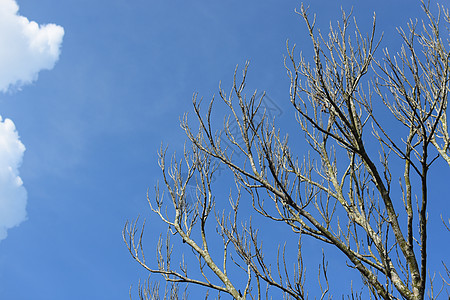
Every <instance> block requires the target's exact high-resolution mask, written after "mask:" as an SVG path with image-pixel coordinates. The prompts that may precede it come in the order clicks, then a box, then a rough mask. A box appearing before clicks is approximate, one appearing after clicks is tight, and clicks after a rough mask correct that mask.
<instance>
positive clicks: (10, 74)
mask: <svg viewBox="0 0 450 300" xmlns="http://www.w3.org/2000/svg"><path fill="white" fill-rule="evenodd" d="M18 10H19V7H18V5H17V3H16V2H15V1H14V0H0V91H3V92H5V91H7V90H8V89H10V88H20V87H21V86H22V85H24V84H28V83H31V82H33V81H34V80H36V79H37V76H38V73H39V71H41V70H50V69H52V68H53V66H54V65H55V63H56V61H57V60H58V57H59V53H60V47H61V43H62V39H63V36H64V29H63V28H62V27H61V26H58V25H55V24H46V25H39V24H37V23H36V22H34V21H29V20H28V19H27V18H26V17H23V16H20V15H18Z"/></svg>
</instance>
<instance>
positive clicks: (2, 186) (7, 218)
mask: <svg viewBox="0 0 450 300" xmlns="http://www.w3.org/2000/svg"><path fill="white" fill-rule="evenodd" d="M24 151H25V146H24V145H23V144H22V143H21V142H20V140H19V134H18V133H17V131H16V127H15V126H14V123H13V122H12V121H11V120H10V119H5V120H4V121H3V120H2V117H1V116H0V240H3V239H4V238H6V235H7V232H6V231H7V230H8V229H9V228H12V227H14V226H17V225H19V224H20V223H21V222H23V221H24V220H25V219H26V210H25V208H26V203H27V192H26V190H25V188H24V187H23V185H22V180H21V179H20V177H19V176H18V174H19V172H18V168H19V166H20V164H21V163H22V157H23V152H24Z"/></svg>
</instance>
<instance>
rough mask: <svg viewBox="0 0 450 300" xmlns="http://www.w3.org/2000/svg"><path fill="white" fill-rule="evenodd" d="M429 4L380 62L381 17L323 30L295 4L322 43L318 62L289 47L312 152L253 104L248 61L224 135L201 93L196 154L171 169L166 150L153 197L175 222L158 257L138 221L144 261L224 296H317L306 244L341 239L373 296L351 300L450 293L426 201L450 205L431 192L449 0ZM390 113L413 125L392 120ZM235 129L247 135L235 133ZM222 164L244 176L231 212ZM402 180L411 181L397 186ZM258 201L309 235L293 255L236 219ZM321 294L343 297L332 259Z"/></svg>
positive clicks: (445, 144) (191, 140)
mask: <svg viewBox="0 0 450 300" xmlns="http://www.w3.org/2000/svg"><path fill="white" fill-rule="evenodd" d="M422 7H423V11H424V15H425V20H424V21H422V22H417V21H411V22H410V23H409V24H408V29H407V30H403V29H399V34H400V37H401V39H402V40H403V46H402V48H401V50H400V51H399V52H398V53H396V55H395V56H392V55H391V54H390V53H389V52H388V50H387V49H384V50H383V51H382V52H383V54H384V55H383V57H382V58H381V59H379V60H378V59H376V56H375V53H376V52H377V49H378V48H379V45H380V42H381V39H378V40H377V39H376V38H375V16H374V19H373V26H372V29H371V31H370V33H369V34H368V35H363V34H362V33H361V32H360V29H359V27H358V25H357V23H356V21H353V22H352V21H351V18H350V15H351V14H350V15H347V14H345V13H344V12H343V14H342V20H341V22H338V23H337V26H336V27H333V26H330V30H329V33H328V35H326V36H325V35H322V33H321V32H320V31H319V30H317V29H316V28H315V17H313V18H311V17H310V16H309V15H308V11H307V8H305V7H303V6H302V7H301V9H300V11H298V12H297V13H298V14H299V15H300V16H301V17H302V18H303V20H304V21H305V24H306V27H307V30H308V32H309V35H310V37H311V42H312V46H313V49H314V57H313V60H312V61H311V62H309V61H308V60H307V59H306V58H304V57H300V59H299V60H297V59H296V58H295V56H296V55H295V54H294V52H295V51H294V49H295V46H293V47H291V46H289V44H287V50H288V56H287V57H286V60H285V65H286V69H287V72H288V75H289V78H290V81H291V86H290V101H291V103H292V106H293V108H294V110H295V113H296V116H297V121H298V124H299V125H300V126H299V129H301V130H302V131H303V133H304V135H305V137H306V141H307V142H308V143H309V146H310V150H311V151H310V152H308V153H303V154H302V156H303V158H300V159H299V158H298V154H297V153H296V152H295V150H296V149H293V148H291V147H290V145H291V143H290V142H289V140H288V135H287V134H286V135H285V136H283V135H282V134H281V133H280V130H279V129H277V128H276V125H275V121H274V120H273V119H269V118H268V117H267V115H266V114H265V112H264V110H263V108H262V106H261V103H262V102H261V101H262V100H263V97H264V95H263V96H262V97H257V96H256V95H257V93H256V92H255V93H254V94H253V95H252V96H251V97H249V98H246V96H245V94H244V85H245V80H246V75H247V67H248V64H247V65H245V67H244V69H243V77H242V79H238V78H237V77H236V73H237V69H236V72H235V75H234V81H233V86H232V90H231V92H230V93H228V94H227V93H225V91H224V90H223V89H222V88H219V96H220V100H219V101H220V102H223V103H224V104H225V105H226V107H227V109H228V111H229V117H228V118H226V119H225V121H224V127H223V130H222V131H216V130H215V129H214V126H213V125H214V122H213V120H212V111H213V109H214V108H213V106H214V104H215V102H216V100H215V99H213V100H211V102H210V103H209V106H208V109H207V111H206V114H204V113H203V112H202V111H201V107H202V105H201V101H198V100H197V96H196V95H194V97H193V104H194V111H195V114H196V117H197V121H198V124H199V130H198V131H194V130H193V128H192V126H191V125H189V124H188V120H187V115H185V117H184V118H183V120H182V123H181V125H182V128H183V129H184V131H185V132H186V136H187V146H186V147H185V151H184V157H183V158H182V159H180V160H177V159H176V156H173V158H172V159H171V161H170V164H169V165H167V164H166V149H161V151H160V153H159V158H160V159H159V162H160V166H161V170H162V174H163V183H164V191H166V194H167V195H166V194H165V193H164V192H162V191H160V188H159V186H157V188H156V191H155V200H152V199H150V196H149V195H148V197H147V198H148V201H149V204H150V207H151V209H152V211H153V212H154V213H155V214H156V215H157V216H159V218H160V219H161V220H162V221H163V222H164V223H165V224H167V227H168V233H167V237H166V238H165V239H162V238H160V241H159V243H158V247H157V263H156V265H155V262H154V261H153V260H151V261H147V260H146V258H145V255H144V247H143V240H142V238H143V229H144V226H143V225H142V227H140V225H139V224H140V223H138V222H137V221H136V222H133V223H131V224H128V223H127V225H126V226H125V228H124V231H123V238H124V241H125V243H126V244H127V247H128V249H129V251H130V253H131V255H132V256H133V258H134V259H135V260H136V261H137V262H138V263H139V264H141V265H142V266H143V267H144V268H145V269H147V270H148V271H149V272H150V273H152V274H153V273H157V274H161V275H162V276H163V277H164V279H165V280H166V281H167V282H171V283H173V284H175V286H176V285H177V284H179V283H186V284H189V285H199V286H203V287H206V288H208V289H209V290H215V291H217V292H218V296H219V298H220V295H225V294H228V295H231V296H232V297H233V298H235V299H269V298H270V297H275V298H281V297H283V298H284V299H307V298H308V291H307V286H308V285H306V284H305V267H304V260H303V256H302V247H301V245H302V242H301V238H302V237H303V238H305V237H310V238H313V239H316V240H319V241H321V242H323V243H324V244H327V245H329V246H330V247H335V248H336V249H337V250H338V251H340V252H341V253H342V254H343V255H344V257H345V260H347V264H348V265H349V267H350V268H353V269H354V270H355V272H356V273H357V274H360V275H361V277H362V279H363V283H364V285H365V287H366V288H367V289H366V291H368V294H367V293H365V294H363V293H362V292H361V293H358V292H355V293H354V292H353V291H352V292H351V293H352V294H351V296H349V299H350V298H351V299H356V298H358V299H359V298H363V297H364V296H362V295H366V296H365V299H368V297H369V296H368V295H370V298H371V299H424V298H425V297H426V296H428V298H430V299H437V298H438V297H439V295H441V296H442V295H444V293H447V295H446V297H448V282H450V281H449V280H448V274H449V273H448V269H447V267H446V266H445V264H444V269H445V270H444V271H443V272H444V273H443V274H441V275H442V277H441V279H442V280H441V282H440V283H437V282H436V281H435V280H434V277H432V278H429V279H428V280H427V274H428V272H429V268H428V266H427V231H428V229H427V204H428V203H429V201H440V199H429V197H428V190H429V184H428V181H429V170H430V168H431V167H433V166H435V161H436V160H438V159H444V160H445V161H446V162H447V163H448V165H449V166H450V137H449V130H448V123H447V111H448V110H447V103H448V101H447V96H448V91H449V78H450V74H449V71H450V65H449V59H450V52H449V50H448V45H449V40H448V38H447V37H446V36H445V37H443V36H441V31H440V29H441V27H443V26H445V25H449V24H450V15H449V13H448V10H445V9H444V8H442V7H438V13H437V16H434V15H433V14H432V13H431V12H430V8H429V4H427V3H425V2H422ZM378 52H381V50H379V51H378ZM380 100H381V101H380ZM380 104H381V105H380ZM386 109H387V110H386ZM386 111H390V112H391V115H392V116H393V117H394V118H392V119H395V122H397V123H396V124H401V125H402V126H400V127H399V126H393V124H395V123H393V122H394V120H390V119H389V118H388V117H387V116H386ZM231 124H235V125H236V126H237V129H238V130H231V128H230V127H231ZM393 127H394V128H393ZM224 136H225V137H226V139H225V140H224V139H223V137H224ZM225 142H226V143H225ZM369 145H370V147H369ZM219 166H226V167H227V168H228V169H229V170H230V171H231V172H232V174H233V176H234V183H235V187H234V192H230V196H229V203H230V209H228V210H224V211H223V212H222V213H220V212H219V210H218V209H216V202H215V193H214V191H213V184H212V182H213V178H214V176H215V175H214V174H215V172H216V171H217V168H218V167H219ZM392 166H395V167H392ZM398 166H401V167H400V168H399V167H398ZM183 174H184V175H183ZM393 176H398V177H399V179H400V180H399V184H398V186H397V184H396V183H394V182H395V181H392V179H393ZM192 182H195V186H196V189H195V197H194V198H195V201H193V202H192V201H191V202H190V201H188V200H187V198H188V197H187V189H188V185H189V184H191V183H192ZM396 186H397V187H396ZM398 187H399V188H398ZM396 189H397V190H398V191H399V192H396V191H394V190H396ZM165 195H166V196H165ZM164 197H166V198H168V199H166V198H164ZM414 199H415V200H414ZM250 200H251V201H250ZM401 200H402V201H401ZM250 202H251V205H252V207H253V211H254V212H257V215H258V216H262V217H264V218H265V219H266V220H267V221H268V222H273V223H282V224H285V228H286V230H287V232H292V234H295V235H296V236H297V239H298V243H297V247H296V252H297V255H296V258H295V262H294V263H292V258H293V257H292V254H291V253H290V254H286V247H285V246H283V245H280V246H279V248H278V249H279V250H278V255H277V257H276V258H270V257H269V258H268V257H266V256H264V252H263V243H262V239H260V235H261V232H263V231H264V228H255V227H254V225H252V224H253V223H252V222H253V221H252V220H253V219H252V216H249V215H244V216H238V212H239V213H240V207H241V205H243V204H244V205H245V204H248V203H250ZM240 214H241V213H240ZM211 219H213V220H211ZM214 223H216V227H217V228H216V231H215V232H214V230H212V229H214ZM416 228H418V230H417V229H416ZM258 229H259V230H258ZM444 231H445V228H444ZM444 234H445V233H444ZM171 236H176V237H177V238H179V239H180V241H182V244H183V245H184V246H187V247H188V248H190V249H191V250H192V253H193V254H194V255H195V256H196V258H197V261H198V269H197V271H194V272H192V271H191V268H193V267H194V266H189V267H190V268H189V272H188V266H187V263H186V261H185V260H184V257H183V258H181V262H180V263H179V264H177V265H176V266H175V267H174V266H173V264H172V253H173V243H172V242H171V239H170V238H171ZM211 236H213V237H212V238H211ZM214 236H215V237H214ZM217 236H219V237H220V239H221V242H222V247H221V250H220V251H217V249H216V247H214V248H215V250H214V252H213V251H212V250H210V248H211V240H213V239H214V238H217ZM289 250H290V249H289ZM444 259H446V258H443V260H444ZM444 263H445V262H444ZM152 265H155V266H154V267H152ZM293 265H294V266H295V268H294V269H292V266H293ZM237 273H239V274H240V275H237ZM154 290H155V288H154V286H153V287H148V288H147V292H146V295H147V296H145V297H142V296H141V299H153V298H150V297H151V296H150V295H151V294H152V291H153V294H154V293H156V292H155V291H154ZM318 290H320V292H319V293H317V291H318ZM141 294H142V293H141ZM273 295H275V296H273ZM277 295H278V296H277ZM313 295H314V296H318V297H320V299H325V298H331V295H330V288H329V274H328V273H327V263H326V260H325V258H324V260H323V262H322V263H321V264H320V272H319V280H318V287H317V288H316V290H315V292H314V293H313ZM206 297H208V296H206ZM165 298H168V296H166V297H165ZM170 299H172V296H170Z"/></svg>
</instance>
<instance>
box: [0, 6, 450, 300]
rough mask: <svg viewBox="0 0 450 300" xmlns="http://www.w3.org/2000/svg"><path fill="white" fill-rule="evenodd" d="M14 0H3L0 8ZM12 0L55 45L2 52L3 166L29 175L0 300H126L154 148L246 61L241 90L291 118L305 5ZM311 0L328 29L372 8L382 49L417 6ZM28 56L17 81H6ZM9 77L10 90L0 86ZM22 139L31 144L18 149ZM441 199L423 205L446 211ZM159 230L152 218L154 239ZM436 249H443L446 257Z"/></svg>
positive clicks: (361, 19) (175, 139)
mask: <svg viewBox="0 0 450 300" xmlns="http://www.w3.org/2000/svg"><path fill="white" fill-rule="evenodd" d="M11 3H14V1H13V0H0V6H1V7H0V12H2V11H4V9H6V7H7V5H11ZM15 3H17V5H18V6H19V7H20V9H19V11H18V14H19V15H21V16H24V17H26V18H27V19H28V21H35V22H37V23H38V24H41V30H48V35H47V40H46V39H45V38H43V39H44V40H43V41H44V42H42V41H41V42H42V43H43V45H47V46H48V45H53V46H54V47H56V48H58V47H60V54H59V55H58V53H57V51H56V52H55V49H54V48H52V49H47V50H44V51H43V52H42V51H41V52H39V51H37V52H36V53H40V54H39V55H38V54H36V53H35V52H31V53H27V52H26V51H24V53H22V52H21V49H22V48H21V47H22V46H23V44H21V42H17V47H18V50H15V51H11V54H10V55H11V57H15V55H17V57H19V58H18V60H17V62H15V60H13V59H9V58H8V59H3V60H2V58H0V64H1V63H3V62H4V65H2V69H1V70H0V90H3V92H2V93H0V107H1V109H0V115H1V116H2V118H3V121H4V120H5V119H10V120H11V121H8V122H10V123H8V124H9V125H8V126H9V127H8V128H6V129H5V131H4V132H3V131H1V130H3V129H0V134H2V135H4V136H8V141H10V143H9V142H8V145H12V146H11V147H12V148H11V149H13V150H11V151H9V152H8V153H13V154H14V155H12V156H11V159H9V158H8V159H9V160H8V163H10V164H11V165H12V166H13V171H11V172H12V173H11V174H10V173H8V175H7V176H12V177H11V178H13V179H14V178H17V177H15V176H20V178H21V181H22V182H23V185H22V186H20V184H17V182H16V183H15V184H16V185H15V186H14V188H11V189H13V191H12V192H11V193H16V194H17V195H18V196H15V195H16V194H8V196H4V197H11V199H18V200H17V201H19V202H20V203H22V204H20V203H19V204H17V205H18V206H19V208H17V207H15V206H14V207H15V208H14V209H15V210H14V214H16V215H15V216H16V217H17V218H16V219H15V221H14V220H13V222H12V223H11V224H13V225H19V224H20V225H19V226H16V227H14V228H12V229H8V231H7V233H8V236H7V237H6V238H5V239H3V240H2V241H1V242H0V282H1V284H0V299H18V300H22V299H23V300H25V299H127V297H128V289H129V286H130V285H131V284H137V282H138V280H139V278H142V279H145V278H146V273H145V272H142V270H141V269H140V268H139V266H138V265H137V264H136V263H135V262H133V261H132V259H131V257H130V256H129V254H128V252H127V249H126V248H125V246H124V244H123V242H122V237H121V230H122V228H123V226H124V223H125V221H126V220H127V219H132V218H135V217H136V216H137V215H138V214H141V215H143V216H145V215H146V214H148V213H149V209H148V207H147V203H146V199H145V195H146V192H147V189H148V188H150V189H151V190H152V189H153V186H154V184H155V183H156V181H157V180H158V179H159V178H160V171H159V168H158V165H157V150H158V149H159V147H160V145H161V142H164V143H165V144H169V145H170V151H172V150H180V149H182V146H183V140H184V135H183V132H182V131H181V129H180V127H179V118H180V116H181V115H182V114H183V113H184V112H185V111H192V110H191V97H192V94H193V93H194V92H198V93H199V95H200V96H203V97H205V99H209V98H210V97H211V96H212V95H213V94H214V93H217V89H218V83H219V81H220V80H222V82H223V86H224V87H226V89H228V86H229V85H230V83H231V79H232V74H233V71H234V69H235V67H236V64H239V65H243V64H244V63H245V61H246V60H250V71H249V74H248V83H247V87H248V90H249V91H253V90H254V89H258V90H265V91H266V92H267V94H268V95H269V96H270V98H271V99H273V100H274V102H276V103H277V105H278V106H279V108H280V110H281V111H282V112H283V114H282V115H283V116H286V118H288V119H289V118H292V117H293V113H292V110H290V105H289V101H288V99H289V98H288V96H289V90H288V89H289V80H288V77H287V75H286V71H285V68H284V66H283V56H284V55H285V54H286V46H285V45H286V39H289V40H291V41H292V42H294V43H296V44H297V50H303V52H304V54H305V55H308V53H311V50H310V44H309V40H308V36H307V34H306V32H305V27H304V24H303V23H302V22H301V20H300V18H299V17H298V16H297V15H296V14H295V13H294V8H296V7H297V8H298V7H299V5H300V2H299V1H294V0H285V1H272V0H271V1H255V0H249V1H237V0H230V1H197V0H194V1H176V0H175V1H162V0H146V1H144V0H127V1H125V0H108V1H103V0H89V1H87V0H77V1H75V0H64V1H56V0H40V1H35V0H16V2H15ZM305 4H310V5H311V8H310V10H311V12H312V13H317V14H318V26H319V27H321V28H323V30H327V29H328V25H329V21H330V20H332V21H336V20H338V19H339V17H340V7H341V6H342V7H343V8H344V9H345V10H349V9H350V8H351V7H353V8H354V15H355V16H356V17H357V18H358V23H359V24H360V26H361V28H362V29H363V30H369V26H370V23H371V20H372V15H373V12H374V11H376V13H377V24H378V27H377V32H378V35H380V34H381V32H384V34H385V36H384V40H383V43H382V46H383V47H386V46H389V47H390V49H394V50H397V49H398V47H399V45H400V44H399V40H398V36H397V34H396V32H395V28H396V27H397V26H404V25H405V24H406V21H407V20H408V19H409V18H416V17H418V16H421V15H420V6H419V2H418V1H417V3H415V2H414V1H410V0H398V1H392V0H391V1H387V0H379V1H335V0H316V1H305ZM5 11H6V10H5ZM0 16H2V15H1V13H0ZM1 21H2V20H0V24H1ZM44 24H56V25H57V26H55V25H51V26H50V27H44ZM45 28H47V29H45ZM0 30H3V29H0ZM8 32H9V33H14V31H8ZM36 34H37V33H36ZM5 36H6V35H5ZM15 37H16V36H13V37H11V38H12V39H13V40H14V41H15V40H16V39H15ZM19 39H20V37H17V40H19ZM46 41H48V43H46ZM22 42H23V41H22ZM8 45H10V44H8ZM11 45H12V44H11ZM21 45H22V46H21ZM2 47H6V48H7V45H5V44H2V45H0V50H1V51H0V54H2V53H4V52H3V51H2ZM50 48H51V47H50ZM9 50H11V48H10V49H9ZM42 53H43V54H42ZM20 55H22V56H20ZM2 61H3V62H2ZM24 62H27V63H26V64H24V65H25V67H24V71H23V73H22V74H20V76H22V75H23V76H24V77H22V78H21V83H19V84H17V82H16V81H15V79H8V75H10V74H12V73H14V72H15V71H16V70H19V71H20V70H22V69H21V68H22V67H19V64H20V63H22V64H23V63H24ZM53 64H54V66H53ZM26 67H29V68H30V70H28V69H26ZM33 68H34V69H33ZM45 69H51V70H50V71H49V70H45ZM39 70H42V71H41V72H39V76H38V77H36V76H35V75H36V72H37V71H39ZM27 76H28V77H27ZM29 76H31V77H29ZM33 76H34V77H33ZM3 77H4V78H6V79H5V82H7V80H9V81H10V83H11V84H13V86H8V84H6V83H5V85H4V86H2V85H1V84H2V82H1V80H3V79H2V78H3ZM30 79H31V80H30ZM27 81H31V82H27ZM5 123H6V122H3V123H2V124H5ZM11 123H13V124H14V125H15V128H16V130H17V131H14V130H13V128H12V127H11ZM19 136H20V142H18V137H19ZM20 145H24V148H26V150H25V152H24V154H23V158H22V152H23V150H24V148H23V147H22V146H20ZM0 146H1V145H0ZM8 149H9V148H8ZM1 153H2V155H3V153H4V152H1ZM5 157H6V156H5ZM8 157H9V156H8ZM21 161H22V163H20V162H21ZM0 163H1V161H0ZM443 166H444V167H443V168H441V169H440V171H437V172H435V173H434V174H433V172H432V174H431V176H433V182H434V183H435V184H436V186H440V187H441V188H442V189H443V190H442V191H439V192H438V194H439V195H448V193H449V192H450V190H449V187H448V185H445V184H444V183H447V182H448V179H447V178H448V177H446V176H450V172H449V170H448V168H447V169H445V165H443ZM0 167H2V165H1V164H0ZM8 170H9V169H8ZM0 171H1V170H0ZM1 174H2V173H0V175H1ZM5 176H6V175H5ZM8 178H9V177H8ZM11 184H13V183H11ZM7 187H11V185H9V186H7V185H6V184H5V185H0V188H4V189H5V190H6V188H7ZM24 190H26V194H25V193H24ZM2 192H3V191H1V190H0V196H1V195H4V194H2ZM445 193H446V194H445ZM11 195H12V196H11ZM444 197H447V198H448V196H444ZM5 199H6V198H5ZM5 201H6V200H5ZM8 201H9V200H8ZM11 201H13V200H11ZM25 201H26V217H25V210H24V209H25ZM449 202H450V201H445V202H443V203H439V204H438V205H437V206H435V207H433V206H431V207H430V209H435V211H437V210H436V208H437V207H438V206H439V205H442V206H444V205H445V208H446V209H448V205H449V204H448V203H449ZM14 203H17V202H14ZM20 205H22V206H20ZM442 206H441V209H442ZM10 207H13V206H8V209H10ZM11 209H13V208H11ZM442 211H445V210H442ZM0 215H1V214H0ZM14 222H15V223H14ZM435 225H436V224H435ZM1 226H7V228H9V227H11V226H12V225H11V226H9V225H3V224H1ZM8 226H9V227H8ZM162 228H163V227H161V224H159V223H157V222H150V223H149V225H148V226H147V235H148V238H149V239H151V238H150V236H151V233H152V232H156V233H158V234H159V232H160V231H161V230H162ZM433 238H435V237H433V234H431V235H430V239H433ZM435 239H436V240H437V238H435ZM446 239H447V240H448V237H447V238H446ZM446 243H447V244H446V245H447V246H449V245H448V242H446ZM442 246H445V244H444V245H442ZM442 249H444V248H440V249H437V254H441V255H440V257H442V255H443V253H439V251H443V250H442ZM148 251H149V252H151V251H153V249H152V248H151V246H150V248H149V250H148ZM447 258H448V256H447ZM194 298H195V297H193V299H194Z"/></svg>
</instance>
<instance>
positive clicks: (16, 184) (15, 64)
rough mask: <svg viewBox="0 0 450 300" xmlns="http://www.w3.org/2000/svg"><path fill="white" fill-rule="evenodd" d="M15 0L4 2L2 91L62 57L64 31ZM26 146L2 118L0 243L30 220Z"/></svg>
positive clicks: (0, 17) (0, 2)
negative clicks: (23, 169) (23, 11)
mask: <svg viewBox="0 0 450 300" xmlns="http://www.w3.org/2000/svg"><path fill="white" fill-rule="evenodd" d="M18 10H19V7H18V5H17V3H16V2H15V0H0V92H7V91H8V90H11V89H20V87H22V86H23V85H25V84H29V83H31V82H33V81H34V80H36V79H37V77H38V73H39V71H41V70H50V69H52V68H53V66H54V65H55V63H56V61H57V60H58V58H59V54H60V47H61V43H62V39H63V36H64V29H63V28H62V27H61V26H58V25H55V24H47V25H39V24H37V23H36V22H33V21H29V20H28V19H27V18H25V17H23V16H20V15H18ZM24 151H25V146H24V145H23V144H22V143H21V142H20V140H19V134H18V133H17V131H16V127H15V126H14V123H13V122H12V121H11V120H10V119H5V120H3V119H2V117H1V116H0V241H1V240H3V239H5V238H6V236H7V230H8V229H9V228H12V227H15V226H18V225H19V224H20V223H22V222H23V221H25V220H26V203H27V192H26V190H25V188H24V186H23V184H22V179H21V178H20V177H19V172H18V168H19V167H20V164H21V163H22V157H23V153H24Z"/></svg>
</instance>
